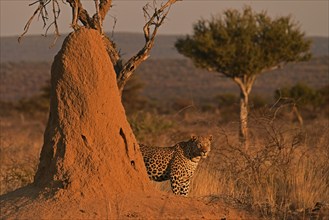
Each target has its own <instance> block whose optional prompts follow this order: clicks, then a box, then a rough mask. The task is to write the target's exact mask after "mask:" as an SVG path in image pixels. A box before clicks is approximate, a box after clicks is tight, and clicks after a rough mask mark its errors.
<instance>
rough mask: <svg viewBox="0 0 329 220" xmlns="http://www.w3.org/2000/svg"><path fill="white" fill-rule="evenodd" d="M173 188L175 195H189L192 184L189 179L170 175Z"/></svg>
mask: <svg viewBox="0 0 329 220" xmlns="http://www.w3.org/2000/svg"><path fill="white" fill-rule="evenodd" d="M170 183H171V189H172V191H173V193H174V194H175V195H182V196H187V195H188V191H189V186H190V180H189V179H185V180H184V179H182V178H178V177H176V176H171V177H170Z"/></svg>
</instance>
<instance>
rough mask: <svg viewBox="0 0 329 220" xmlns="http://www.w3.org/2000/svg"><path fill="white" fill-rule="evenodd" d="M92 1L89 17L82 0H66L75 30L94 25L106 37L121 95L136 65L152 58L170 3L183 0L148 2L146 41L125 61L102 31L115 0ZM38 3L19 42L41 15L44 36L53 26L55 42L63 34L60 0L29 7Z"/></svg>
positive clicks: (145, 13) (144, 29) (39, 2)
mask: <svg viewBox="0 0 329 220" xmlns="http://www.w3.org/2000/svg"><path fill="white" fill-rule="evenodd" d="M62 1H63V0H62ZM93 1H94V2H95V8H96V13H95V14H94V15H93V16H90V15H89V13H88V11H87V10H85V9H84V7H83V5H82V3H81V0H66V2H67V3H69V5H70V7H71V8H72V23H71V26H72V28H73V29H74V30H78V29H79V28H80V26H84V27H86V28H92V29H95V30H98V31H99V32H100V33H101V34H102V35H103V36H104V38H103V40H104V42H105V44H106V48H107V52H108V54H109V56H110V59H111V61H112V63H113V66H114V69H115V72H116V75H117V84H118V88H119V91H120V93H121V94H122V91H123V88H124V86H125V85H126V83H127V81H128V80H129V79H130V77H131V76H132V74H133V73H134V71H135V70H136V68H137V67H138V66H139V65H140V64H141V63H142V62H144V61H145V60H146V59H147V58H148V57H149V54H150V51H151V49H152V47H153V45H154V40H155V37H156V34H157V31H158V29H159V27H160V26H161V25H162V24H163V22H164V21H165V19H166V17H167V15H168V13H169V10H170V7H171V5H173V4H174V3H175V2H177V1H180V0H168V1H166V2H165V3H164V4H162V5H161V6H160V7H159V8H157V6H156V1H155V0H154V1H153V4H146V5H145V6H144V7H143V12H144V17H145V20H146V23H145V25H144V27H143V32H144V38H145V44H144V46H143V47H142V48H141V49H140V50H139V52H138V53H137V54H136V55H134V56H133V57H131V58H130V59H129V60H128V61H127V62H123V60H122V59H121V56H120V53H119V51H118V49H117V48H116V45H115V43H114V42H113V41H112V40H111V39H110V38H108V37H106V36H105V35H104V32H103V21H104V19H105V17H106V14H107V13H108V12H109V10H110V9H111V7H112V0H93ZM63 2H64V1H63ZM37 3H38V7H37V8H36V10H35V11H34V13H33V15H32V16H31V18H30V19H29V20H28V22H27V23H26V25H25V27H24V32H23V34H22V35H21V36H20V37H19V38H18V41H19V42H20V41H21V39H22V37H23V36H24V35H25V34H26V33H27V32H28V30H29V27H30V24H31V23H32V21H33V19H34V18H35V16H36V15H38V17H41V18H42V21H43V24H44V28H46V33H45V35H47V33H48V31H49V30H50V29H51V28H52V27H53V28H54V33H55V39H54V43H55V42H56V40H57V38H58V37H59V36H60V34H59V28H58V24H57V20H58V18H59V15H60V2H59V0H37V1H35V2H34V3H31V4H30V6H31V5H34V4H37ZM49 7H50V8H51V12H52V13H48V10H47V9H48V8H49ZM51 17H52V18H51ZM48 20H51V22H50V23H47V21H48ZM79 22H81V24H79Z"/></svg>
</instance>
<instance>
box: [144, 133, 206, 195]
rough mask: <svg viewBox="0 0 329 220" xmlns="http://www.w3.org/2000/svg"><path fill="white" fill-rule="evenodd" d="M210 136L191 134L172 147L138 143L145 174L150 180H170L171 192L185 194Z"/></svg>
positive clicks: (204, 156) (203, 156) (204, 152)
mask: <svg viewBox="0 0 329 220" xmlns="http://www.w3.org/2000/svg"><path fill="white" fill-rule="evenodd" d="M211 141H212V136H208V137H204V136H192V137H191V139H190V140H188V141H185V142H180V143H177V144H175V145H174V146H172V147H148V146H145V145H143V144H140V149H141V152H142V155H143V159H144V163H145V167H146V171H147V174H148V176H149V178H150V179H151V180H154V181H157V182H161V181H166V180H170V182H171V188H172V191H173V193H175V194H176V195H184V196H187V195H188V192H189V185H190V180H191V177H192V176H193V174H194V172H195V169H196V168H197V166H198V163H199V161H200V159H201V158H206V157H207V156H208V153H209V151H210V145H211Z"/></svg>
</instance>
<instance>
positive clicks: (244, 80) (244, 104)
mask: <svg viewBox="0 0 329 220" xmlns="http://www.w3.org/2000/svg"><path fill="white" fill-rule="evenodd" d="M255 80H256V75H244V76H243V77H241V78H240V77H234V78H233V81H234V82H235V83H236V84H237V85H238V86H239V88H240V131H239V138H240V143H241V145H242V147H243V148H244V149H248V147H249V139H248V112H249V110H248V103H249V94H250V92H251V89H252V86H253V84H254V82H255Z"/></svg>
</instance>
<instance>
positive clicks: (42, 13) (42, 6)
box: [18, 0, 60, 45]
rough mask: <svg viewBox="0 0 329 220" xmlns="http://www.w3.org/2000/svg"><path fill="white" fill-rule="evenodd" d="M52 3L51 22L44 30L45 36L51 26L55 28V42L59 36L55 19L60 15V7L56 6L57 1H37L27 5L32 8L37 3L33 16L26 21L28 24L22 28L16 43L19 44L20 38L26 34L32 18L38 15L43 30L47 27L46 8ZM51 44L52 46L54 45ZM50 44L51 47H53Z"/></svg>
mask: <svg viewBox="0 0 329 220" xmlns="http://www.w3.org/2000/svg"><path fill="white" fill-rule="evenodd" d="M50 2H52V3H53V4H52V9H53V10H52V12H53V21H52V22H51V23H50V25H48V27H47V28H46V31H45V35H47V32H48V30H49V29H50V27H51V26H52V25H54V26H55V39H54V43H55V42H56V40H57V38H58V37H59V36H60V34H59V29H58V25H57V19H58V17H59V14H60V7H59V4H58V1H57V0H37V1H35V2H33V3H31V4H29V6H32V5H34V4H36V3H39V6H38V8H37V9H36V10H35V11H34V13H33V15H32V16H31V17H30V19H29V20H28V22H27V23H26V25H25V27H24V32H23V33H22V34H21V35H20V36H19V38H18V42H21V40H22V37H23V36H24V35H25V34H26V33H27V32H28V30H29V28H30V25H31V23H32V21H33V19H34V17H35V16H36V15H37V14H38V17H41V18H42V21H43V27H44V28H45V27H46V26H47V22H46V21H47V20H48V12H47V8H46V6H47V5H48V4H49V3H50ZM54 43H53V44H54ZM53 44H52V45H53Z"/></svg>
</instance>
